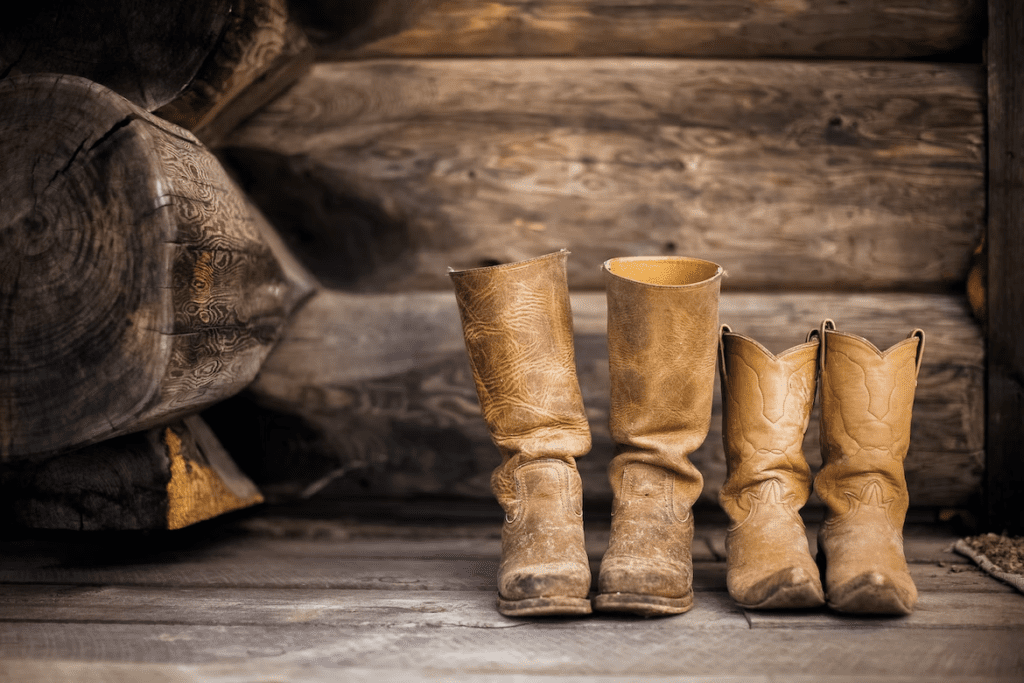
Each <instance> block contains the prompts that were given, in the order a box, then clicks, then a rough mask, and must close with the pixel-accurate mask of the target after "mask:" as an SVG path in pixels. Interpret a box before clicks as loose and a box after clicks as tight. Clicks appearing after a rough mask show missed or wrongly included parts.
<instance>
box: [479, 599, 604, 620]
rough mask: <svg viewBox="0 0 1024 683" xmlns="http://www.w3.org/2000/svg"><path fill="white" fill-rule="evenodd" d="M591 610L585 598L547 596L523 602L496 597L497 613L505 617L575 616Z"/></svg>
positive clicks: (588, 612) (588, 601)
mask: <svg viewBox="0 0 1024 683" xmlns="http://www.w3.org/2000/svg"><path fill="white" fill-rule="evenodd" d="M592 611H593V608H592V607H591V605H590V600H588V599H587V598H569V597H564V596H557V595H553V596H548V597H541V598H527V599H525V600H506V599H505V598H502V597H501V596H498V612H500V613H501V614H504V615H505V616H506V617H544V616H575V615H581V614H590V613H591V612H592Z"/></svg>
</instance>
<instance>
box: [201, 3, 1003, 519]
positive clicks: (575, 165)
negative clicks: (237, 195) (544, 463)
mask: <svg viewBox="0 0 1024 683" xmlns="http://www.w3.org/2000/svg"><path fill="white" fill-rule="evenodd" d="M290 8H291V11H292V13H293V16H295V17H297V18H298V19H299V20H300V22H301V23H302V24H303V28H304V29H305V31H306V33H307V35H309V36H310V37H311V39H312V40H313V42H314V43H315V45H316V47H317V62H316V64H315V65H314V66H313V68H312V69H311V70H310V71H309V72H308V73H307V74H306V75H305V76H303V77H302V78H301V79H300V80H299V82H298V83H297V84H296V85H295V86H294V87H292V88H291V89H290V90H289V91H288V92H286V93H285V94H284V95H283V96H281V97H280V98H278V99H277V100H275V101H274V102H272V103H271V104H269V105H268V106H266V107H264V108H263V109H262V110H260V111H259V112H257V113H256V114H255V115H254V116H252V117H251V118H249V119H247V120H246V121H244V122H243V123H242V125H240V126H239V127H238V128H236V129H235V130H234V131H233V132H231V133H230V134H227V135H226V136H225V137H224V138H223V141H222V144H221V146H220V149H219V154H220V156H221V158H222V159H223V160H224V162H225V163H226V165H227V166H228V167H229V168H231V169H232V170H233V171H234V172H235V173H236V174H237V176H238V178H239V180H240V182H241V184H242V185H243V187H244V188H245V189H246V190H247V191H248V193H249V194H250V196H251V197H252V198H253V200H254V201H255V202H256V203H257V204H258V205H259V206H260V207H261V208H262V210H263V211H264V212H265V213H266V215H267V216H268V217H269V218H270V219H271V221H272V222H273V223H274V224H275V225H276V226H277V227H278V228H279V229H280V230H281V231H282V233H283V236H284V239H285V241H286V242H287V244H288V246H289V247H290V248H291V250H292V251H293V252H294V253H296V254H297V255H298V256H299V257H300V259H301V260H302V261H303V262H304V263H305V265H306V266H308V267H309V268H310V269H311V270H313V271H314V273H315V274H316V276H317V277H318V278H319V280H320V282H321V284H322V285H323V288H322V289H321V290H320V291H319V292H318V293H317V294H316V295H315V296H314V297H313V298H312V299H310V300H309V301H308V302H307V303H306V304H305V306H304V307H303V308H301V309H300V310H299V312H298V313H297V314H296V315H295V316H294V318H293V320H292V323H291V325H290V326H289V327H288V329H287V330H286V331H285V333H284V337H283V339H282V340H281V341H280V342H279V343H278V345H277V347H276V348H275V350H274V351H273V352H272V353H271V355H270V356H269V357H268V359H267V361H266V363H265V364H264V365H263V368H262V370H261V372H260V374H259V375H258V376H257V378H256V381H255V383H254V384H253V385H252V386H251V388H250V390H249V391H248V392H247V393H246V394H245V395H244V396H241V397H239V398H236V399H233V400H231V401H229V402H227V403H225V404H221V405H219V406H217V407H215V408H214V409H212V410H210V411H207V413H206V417H207V419H208V420H209V421H210V423H211V425H212V426H213V427H214V429H215V430H216V431H217V433H218V436H220V437H221V439H222V440H223V441H224V443H225V445H226V446H227V447H228V449H229V450H230V451H231V452H232V453H233V454H234V455H236V457H238V458H239V460H240V462H241V464H242V465H243V466H245V467H247V469H248V470H249V471H250V472H251V473H253V474H254V476H255V477H256V478H257V480H258V481H259V482H260V483H261V484H263V489H264V492H265V493H266V494H268V497H270V498H271V499H274V498H278V499H280V498H287V497H290V496H295V495H312V494H314V493H316V494H318V495H320V496H323V497H325V498H331V497H337V496H368V497H410V496H421V495H439V496H460V497H466V498H480V499H486V498H489V497H490V494H489V488H488V478H489V474H490V470H491V469H492V468H493V467H494V466H495V465H496V464H497V458H498V456H497V453H496V451H495V449H494V447H493V446H492V445H491V443H490V440H489V438H488V436H487V433H486V431H485V429H484V425H483V421H482V420H481V419H480V416H479V409H478V406H477V402H476V396H475V392H474V389H473V383H472V378H471V376H470V372H469V368H468V363H467V361H466V358H465V352H464V348H463V342H462V338H461V331H460V327H459V322H458V316H457V312H456V309H455V301H454V297H453V295H452V293H451V291H450V285H449V283H448V278H447V276H446V268H447V267H448V266H452V267H455V268H466V267H473V266H479V265H487V264H494V263H499V262H507V261H513V260H518V259H522V258H527V257H531V256H537V255H539V254H542V253H546V252H549V251H554V250H557V249H559V248H561V247H567V248H569V249H570V250H571V251H572V252H573V254H572V256H571V258H570V273H569V278H570V287H571V289H572V292H573V301H572V303H573V309H574V316H575V322H576V342H577V344H576V351H577V362H578V365H579V369H580V378H581V384H582V389H583V392H584V401H585V403H586V406H587V410H588V415H589V416H590V418H591V426H592V429H593V433H594V448H593V450H592V452H591V454H590V455H588V456H587V457H585V458H582V459H581V460H580V461H579V467H580V470H581V473H582V475H583V478H584V486H585V490H586V492H587V500H588V502H589V503H596V504H602V503H603V502H605V501H606V500H608V499H609V498H610V489H609V487H608V484H607V480H606V479H605V474H604V470H605V467H606V465H607V462H608V460H609V458H610V456H611V449H612V444H611V441H610V437H609V435H608V429H607V417H608V371H607V349H606V346H605V341H604V324H605V319H604V315H605V314H604V298H603V293H602V292H601V289H600V287H601V284H600V279H599V266H600V264H601V262H602V261H604V260H605V259H607V258H610V257H613V256H624V255H641V254H681V255H691V256H697V257H701V258H705V259H710V260H713V261H716V262H718V263H720V264H722V265H723V266H724V267H725V269H726V271H727V274H728V275H727V278H726V279H725V280H724V283H723V294H722V301H721V320H722V322H725V323H728V324H729V325H730V326H731V327H732V328H733V329H734V330H735V331H738V332H743V333H746V334H750V335H752V336H754V337H755V338H757V339H759V340H761V341H762V342H763V343H765V345H766V346H767V347H768V348H769V349H770V350H772V351H775V352H778V351H781V350H783V349H785V348H788V347H789V346H792V345H794V344H796V343H799V342H800V341H802V340H803V338H804V335H805V334H806V332H807V331H808V330H809V329H811V328H812V327H816V326H817V325H818V324H819V322H820V321H821V319H822V318H824V317H831V318H833V319H835V320H836V322H837V324H838V326H839V328H840V329H843V330H846V331H849V332H854V333H857V334H861V335H863V336H865V337H867V338H868V339H870V340H872V341H873V342H874V343H875V344H876V345H878V346H879V347H880V348H885V347H887V346H889V345H890V344H892V343H895V342H896V341H898V340H899V339H902V338H903V337H905V336H906V335H907V333H909V332H910V331H911V330H912V329H913V328H915V327H922V328H924V329H925V330H926V332H927V334H928V343H927V348H926V351H925V358H924V365H923V367H922V370H921V375H920V382H919V386H918V391H917V397H916V404H915V411H914V422H913V433H912V443H911V450H910V454H909V456H908V458H907V461H906V469H907V477H908V482H909V486H910V493H911V502H912V504H914V505H917V506H941V507H963V506H967V505H970V504H971V503H972V502H974V501H975V499H976V497H977V496H978V495H979V494H980V492H981V485H982V477H983V473H984V456H985V452H984V443H985V431H984V430H985V412H984V388H985V385H984V370H985V368H984V362H985V354H984V347H985V341H984V338H983V333H982V330H981V327H980V326H979V324H978V323H977V322H976V320H975V319H974V317H973V316H972V313H971V310H970V308H969V306H968V304H967V298H966V296H965V292H964V283H965V279H966V278H967V273H968V268H969V266H970V263H971V255H972V252H973V250H974V248H975V247H976V245H977V243H978V241H979V239H980V237H981V235H982V233H983V229H984V220H985V149H984V140H985V128H984V115H985V111H984V106H985V83H986V81H985V70H984V66H983V65H982V64H981V58H980V55H981V43H982V38H983V33H984V29H983V17H984V6H983V3H981V2H978V1H977V0H941V1H939V2H936V1H935V0H894V1H893V2H888V3H884V4H883V3H878V2H874V1H873V0H772V1H767V0H730V1H725V2H721V1H715V0H706V1H704V2H695V1H688V2H671V1H670V2H657V3H652V2H642V1H635V2H621V1H616V2H611V1H609V0H547V1H542V2H535V1H531V2H525V1H515V0H501V1H500V2H490V3H477V2H464V1H462V0H431V1H425V0H424V1H418V0H379V1H377V2H369V3H365V2H361V3H356V2H347V1H344V0H335V1H334V2H331V1H329V0H293V2H292V3H291V7H290ZM717 391H718V390H717V387H716V399H715V416H714V417H713V420H712V429H711V433H710V434H709V436H708V438H707V440H706V442H705V443H704V445H703V446H702V448H701V449H700V450H699V451H698V452H697V453H696V454H694V456H693V458H694V461H695V462H696V463H697V464H698V466H699V467H700V469H701V471H702V472H703V474H704V476H705V481H706V485H705V489H704V493H703V496H702V500H703V501H704V502H706V503H708V504H714V502H715V500H716V497H717V492H718V489H719V487H720V486H721V483H722V482H723V480H724V476H725V463H724V456H723V451H722V443H721V430H720V403H719V398H718V394H717ZM816 414H817V411H815V416H814V417H813V418H812V424H811V426H810V428H809V430H808V434H807V438H806V441H805V453H806V455H807V457H808V459H809V460H810V461H811V463H812V467H817V465H819V464H820V458H819V455H818V446H817V417H816ZM239 420H247V421H248V422H247V423H246V424H248V425H250V426H251V427H249V428H245V429H239V428H238V421H239ZM812 504H814V499H812Z"/></svg>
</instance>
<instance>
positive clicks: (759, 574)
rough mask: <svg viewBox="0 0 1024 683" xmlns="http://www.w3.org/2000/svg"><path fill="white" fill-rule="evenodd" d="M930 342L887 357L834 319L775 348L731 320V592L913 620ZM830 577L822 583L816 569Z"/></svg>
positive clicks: (725, 398) (725, 421)
mask: <svg viewBox="0 0 1024 683" xmlns="http://www.w3.org/2000/svg"><path fill="white" fill-rule="evenodd" d="M923 350H924V333H923V332H922V331H921V330H914V331H913V332H912V333H911V334H910V336H909V337H908V338H907V339H905V340H903V341H902V342H900V343H898V344H896V345H894V346H893V347H891V348H890V349H888V350H887V351H885V352H880V351H879V350H878V349H877V348H876V347H875V346H874V345H872V344H871V343H870V342H868V341H867V340H866V339H864V338H862V337H858V336H856V335H853V334H847V333H843V332H839V331H837V330H836V329H835V325H834V324H833V322H832V321H831V320H826V321H825V322H823V323H822V325H821V328H820V330H813V331H812V332H811V333H810V334H808V336H807V340H806V342H805V343H804V344H801V345H799V346H795V347H793V348H791V349H789V350H787V351H785V352H783V353H781V354H779V355H778V356H775V355H773V354H772V353H771V352H769V351H768V350H767V349H765V348H764V347H763V346H762V345H761V344H759V343H758V342H757V341H755V340H754V339H751V338H750V337H746V336H744V335H741V334H736V333H734V332H732V331H731V330H730V329H729V327H728V326H723V327H722V331H721V343H720V353H719V363H720V365H719V370H720V376H721V383H722V439H723V442H724V445H725V455H726V463H727V467H728V476H727V479H726V482H725V485H724V486H723V487H722V490H721V492H720V495H719V500H720V502H721V505H722V507H723V508H724V509H725V511H726V512H727V513H728V515H729V517H730V519H731V520H732V525H731V527H730V528H729V531H728V536H727V537H726V549H727V562H728V568H727V572H728V573H727V583H728V589H729V594H730V595H731V596H732V597H733V599H735V600H736V602H737V603H739V604H740V605H741V606H743V607H747V608H753V609H787V608H802V607H816V606H820V605H823V604H825V601H826V598H827V601H828V605H829V606H830V607H831V608H833V609H835V610H838V611H842V612H853V613H866V614H909V613H911V611H913V608H914V605H915V603H916V602H917V590H916V588H915V587H914V582H913V580H912V579H911V577H910V574H909V572H908V570H907V563H906V559H905V558H904V554H903V538H902V528H903V522H904V518H905V516H906V512H907V506H908V497H907V485H906V480H905V479H904V471H903V460H904V458H905V457H906V454H907V449H908V447H909V445H910V418H911V408H912V406H913V401H914V391H915V387H916V385H917V374H918V370H919V369H920V364H921V355H922V352H923ZM819 381H820V385H821V437H820V440H821V456H822V468H821V470H820V471H819V473H818V475H817V476H816V477H815V479H814V490H815V491H816V492H817V494H818V496H819V497H820V498H821V500H822V501H823V502H824V503H825V505H826V516H825V520H824V523H823V524H822V525H821V528H820V530H819V532H818V563H816V562H815V560H813V559H811V556H810V552H809V549H808V543H807V537H806V532H805V529H804V525H803V522H802V521H801V519H800V514H799V509H800V508H801V507H802V506H803V505H804V503H806V502H807V498H808V496H809V495H810V492H811V472H810V467H809V466H808V464H807V462H806V460H804V455H803V440H804V433H805V431H806V429H807V424H808V421H809V419H810V413H811V407H812V404H813V403H814V397H815V388H816V385H817V384H818V383H819ZM818 564H820V565H821V570H822V571H823V573H824V577H825V588H824V590H823V589H822V584H821V579H820V575H821V572H819V566H818Z"/></svg>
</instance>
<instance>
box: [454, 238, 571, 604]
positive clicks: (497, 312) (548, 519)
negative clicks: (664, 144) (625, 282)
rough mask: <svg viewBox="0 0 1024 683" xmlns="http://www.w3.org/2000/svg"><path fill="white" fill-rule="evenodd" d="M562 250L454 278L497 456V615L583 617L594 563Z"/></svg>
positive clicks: (494, 486) (494, 488)
mask: <svg viewBox="0 0 1024 683" xmlns="http://www.w3.org/2000/svg"><path fill="white" fill-rule="evenodd" d="M568 254H569V252H567V251H564V250H563V251H561V252H559V253H556V254H548V255H546V256H541V257H539V258H535V259H530V260H528V261H521V262H518V263H511V264H506V265H499V266H491V267H486V268H474V269H471V270H463V271H450V272H449V274H450V275H451V278H452V282H453V284H454V286H455V293H456V298H457V300H458V305H459V313H460V315H461V318H462V328H463V334H464V337H465V341H466V350H467V352H468V354H469V360H470V365H471V367H472V369H473V379H474V380H475V382H476V390H477V395H478V397H479V399H480V407H481V409H482V412H483V417H484V421H485V422H486V423H487V428H488V430H489V432H490V435H491V438H492V439H493V440H494V443H495V445H496V446H497V447H498V450H499V452H500V453H501V464H500V465H499V466H498V467H497V468H496V469H495V470H494V472H493V474H492V476H491V489H492V491H493V492H494V495H495V496H496V497H497V499H498V502H499V503H500V504H501V506H502V508H503V509H504V510H505V523H504V525H503V526H502V556H501V563H500V566H499V569H498V609H499V611H501V612H502V613H503V614H507V615H513V616H533V615H543V614H587V613H589V612H590V609H591V608H590V602H589V600H588V599H587V596H588V593H589V591H590V583H591V575H590V563H589V561H588V558H587V552H586V548H585V545H584V538H583V515H582V500H583V489H582V485H581V483H580V477H579V473H578V472H577V470H576V461H575V458H578V457H580V456H582V455H585V454H586V453H587V452H588V451H589V450H590V427H589V424H588V423H587V417H586V413H585V412H584V409H583V399H582V396H581V394H580V389H579V382H578V381H577V377H576V363H575V356H574V350H573V339H572V313H571V310H570V308H569V291H568V286H567V283H566V259H567V258H568Z"/></svg>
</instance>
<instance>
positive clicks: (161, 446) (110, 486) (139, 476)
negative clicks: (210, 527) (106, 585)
mask: <svg viewBox="0 0 1024 683" xmlns="http://www.w3.org/2000/svg"><path fill="white" fill-rule="evenodd" d="M262 500H263V497H262V496H261V494H260V492H259V490H258V489H257V488H256V486H255V485H254V484H253V483H252V481H251V480H250V479H249V478H248V477H246V476H245V475H244V474H242V473H241V472H240V471H239V470H238V468H237V466H236V465H235V464H234V462H233V461H232V460H231V458H230V457H229V456H228V455H227V453H226V452H224V449H223V447H222V446H221V445H220V443H219V442H218V441H217V438H216V436H214V434H213V432H212V431H210V428H209V427H208V426H207V425H206V424H205V423H204V422H203V421H202V419H201V418H199V417H197V416H194V415H193V416H189V417H187V418H185V419H184V420H181V421H178V422H174V423H171V424H169V425H166V426H160V427H156V428H153V429H149V430H145V431H142V432H136V433H134V434H129V435H127V436H122V437H118V438H114V439H108V440H106V441H103V442H101V443H98V444H94V445H92V446H86V447H85V448H81V449H78V450H75V451H71V452H70V453H63V454H60V455H56V456H52V457H49V458H45V459H32V460H19V461H17V462H14V463H7V464H5V465H4V466H3V467H0V501H2V502H0V517H2V518H3V519H4V520H5V521H7V522H10V523H14V524H17V525H18V526H20V527H28V528H35V529H70V530H76V531H113V530H117V531H136V530H164V529H180V528H182V527H185V526H188V525H190V524H195V523H196V522H201V521H203V520H206V519H211V518H213V517H216V516H217V515H220V514H223V513H225V512H229V511H231V510H237V509H240V508H244V507H249V506H251V505H255V504H257V503H260V502H262Z"/></svg>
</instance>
